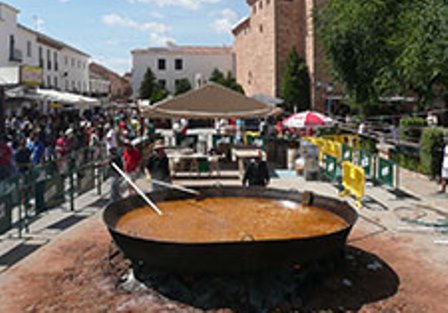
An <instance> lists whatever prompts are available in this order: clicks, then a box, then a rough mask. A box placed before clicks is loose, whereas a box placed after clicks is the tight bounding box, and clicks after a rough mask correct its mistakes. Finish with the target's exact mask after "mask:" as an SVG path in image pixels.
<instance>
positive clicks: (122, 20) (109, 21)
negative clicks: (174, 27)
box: [101, 14, 171, 33]
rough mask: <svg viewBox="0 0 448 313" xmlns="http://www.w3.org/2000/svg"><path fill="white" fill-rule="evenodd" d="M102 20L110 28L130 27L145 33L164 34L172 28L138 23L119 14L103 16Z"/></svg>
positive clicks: (164, 25)
mask: <svg viewBox="0 0 448 313" xmlns="http://www.w3.org/2000/svg"><path fill="white" fill-rule="evenodd" d="M101 20H102V21H103V23H104V24H106V25H109V26H123V27H130V28H135V29H139V30H143V31H146V30H148V31H153V32H158V33H164V32H168V31H170V29H171V28H170V27H169V26H168V25H166V24H163V23H154V22H149V23H138V22H137V21H135V20H133V19H130V18H127V17H123V16H120V15H118V14H107V15H103V16H102V18H101Z"/></svg>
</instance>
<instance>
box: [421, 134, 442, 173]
mask: <svg viewBox="0 0 448 313" xmlns="http://www.w3.org/2000/svg"><path fill="white" fill-rule="evenodd" d="M443 135H444V133H443V129H442V128H426V129H425V130H424V131H423V134H422V138H421V140H420V160H421V164H422V167H423V170H424V171H425V173H428V174H430V175H431V176H432V177H435V176H437V175H439V174H440V170H441V168H442V161H443V147H444V141H443Z"/></svg>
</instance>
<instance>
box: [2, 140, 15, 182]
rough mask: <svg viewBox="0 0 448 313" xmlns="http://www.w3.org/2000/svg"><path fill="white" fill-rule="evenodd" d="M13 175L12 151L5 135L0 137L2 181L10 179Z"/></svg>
mask: <svg viewBox="0 0 448 313" xmlns="http://www.w3.org/2000/svg"><path fill="white" fill-rule="evenodd" d="M13 174H14V166H13V163H12V150H11V148H10V147H9V146H8V145H7V144H6V138H5V137H4V135H0V180H1V179H5V178H8V177H10V176H12V175H13Z"/></svg>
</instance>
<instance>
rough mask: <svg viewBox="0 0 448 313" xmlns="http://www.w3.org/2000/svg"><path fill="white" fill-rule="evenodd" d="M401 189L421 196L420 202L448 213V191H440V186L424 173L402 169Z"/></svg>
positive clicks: (418, 196)
mask: <svg viewBox="0 0 448 313" xmlns="http://www.w3.org/2000/svg"><path fill="white" fill-rule="evenodd" d="M399 185H400V189H402V190H403V191H405V192H407V193H409V194H412V195H414V196H416V197H417V198H419V200H420V202H422V203H424V204H426V205H430V206H434V207H437V208H438V209H440V210H444V211H445V212H447V213H448V192H446V193H445V194H440V193H438V191H439V189H440V186H439V185H438V183H437V182H436V181H431V180H430V179H429V178H427V177H426V176H424V175H421V174H418V173H414V172H411V171H408V170H405V169H400V182H399Z"/></svg>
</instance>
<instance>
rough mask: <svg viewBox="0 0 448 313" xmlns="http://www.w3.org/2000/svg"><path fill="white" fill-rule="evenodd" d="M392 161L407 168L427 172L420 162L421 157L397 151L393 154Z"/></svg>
mask: <svg viewBox="0 0 448 313" xmlns="http://www.w3.org/2000/svg"><path fill="white" fill-rule="evenodd" d="M392 161H394V162H395V163H397V165H398V166H400V167H402V168H405V169H407V170H410V171H413V172H418V173H422V174H427V173H425V172H424V170H423V168H422V166H421V164H420V158H416V157H414V156H411V155H408V154H406V153H395V154H392Z"/></svg>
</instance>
